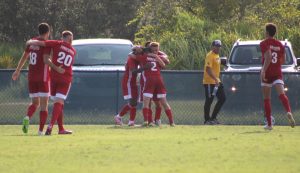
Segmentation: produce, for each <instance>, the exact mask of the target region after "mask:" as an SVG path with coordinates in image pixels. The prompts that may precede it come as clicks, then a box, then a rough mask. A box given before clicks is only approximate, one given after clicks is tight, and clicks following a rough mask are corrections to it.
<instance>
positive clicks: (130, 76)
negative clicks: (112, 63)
mask: <svg viewBox="0 0 300 173" xmlns="http://www.w3.org/2000/svg"><path fill="white" fill-rule="evenodd" d="M137 68H138V62H137V61H136V60H135V59H133V58H131V57H128V59H127V62H126V65H125V73H124V76H123V79H122V92H123V97H124V100H128V104H126V105H124V106H123V108H122V110H121V111H120V113H119V114H118V115H116V116H115V117H114V119H115V123H116V124H117V125H122V124H123V122H122V117H123V116H124V115H125V114H126V113H127V112H128V111H130V118H129V122H128V126H134V119H135V116H136V105H137V98H138V88H137V83H136V78H137V73H136V72H134V71H135V70H137Z"/></svg>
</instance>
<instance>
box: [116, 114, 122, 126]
mask: <svg viewBox="0 0 300 173" xmlns="http://www.w3.org/2000/svg"><path fill="white" fill-rule="evenodd" d="M114 119H115V123H116V125H119V126H121V125H123V122H122V118H121V117H119V116H117V115H116V116H115V117H114Z"/></svg>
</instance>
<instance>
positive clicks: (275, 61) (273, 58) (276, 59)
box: [272, 52, 278, 64]
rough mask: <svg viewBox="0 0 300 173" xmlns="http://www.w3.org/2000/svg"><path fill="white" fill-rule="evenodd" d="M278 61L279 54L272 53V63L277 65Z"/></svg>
mask: <svg viewBox="0 0 300 173" xmlns="http://www.w3.org/2000/svg"><path fill="white" fill-rule="evenodd" d="M277 61H278V54H277V52H272V63H273V64H276V63H277Z"/></svg>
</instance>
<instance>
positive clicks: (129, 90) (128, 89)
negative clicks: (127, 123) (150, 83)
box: [122, 79, 138, 100]
mask: <svg viewBox="0 0 300 173" xmlns="http://www.w3.org/2000/svg"><path fill="white" fill-rule="evenodd" d="M122 92H123V97H124V99H125V100H128V99H137V98H138V88H137V85H136V82H130V81H129V80H128V79H123V80H122Z"/></svg>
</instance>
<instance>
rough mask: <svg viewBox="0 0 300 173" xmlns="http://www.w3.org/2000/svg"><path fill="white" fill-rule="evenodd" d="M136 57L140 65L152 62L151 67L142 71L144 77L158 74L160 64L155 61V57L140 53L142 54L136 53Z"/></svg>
mask: <svg viewBox="0 0 300 173" xmlns="http://www.w3.org/2000/svg"><path fill="white" fill-rule="evenodd" d="M159 56H160V55H159ZM136 59H137V61H138V62H139V63H140V65H141V66H142V67H144V66H145V65H146V64H147V63H151V64H152V67H151V68H150V69H147V70H145V71H144V72H143V73H144V75H145V76H146V77H147V76H160V70H161V66H160V64H159V63H158V62H157V61H156V59H155V58H153V57H149V56H147V54H142V55H137V56H136Z"/></svg>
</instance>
